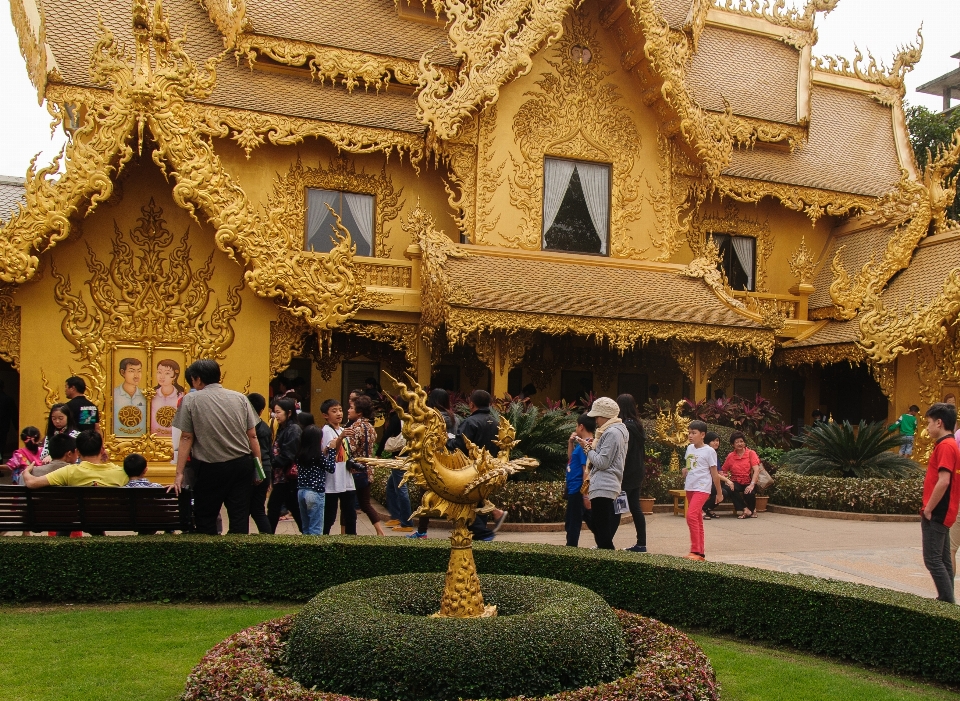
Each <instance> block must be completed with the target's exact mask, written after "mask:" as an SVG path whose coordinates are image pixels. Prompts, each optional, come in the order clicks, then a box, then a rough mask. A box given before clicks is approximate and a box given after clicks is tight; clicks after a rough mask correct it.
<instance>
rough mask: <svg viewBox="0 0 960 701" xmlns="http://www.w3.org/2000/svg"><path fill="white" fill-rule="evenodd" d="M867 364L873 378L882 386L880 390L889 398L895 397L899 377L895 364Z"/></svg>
mask: <svg viewBox="0 0 960 701" xmlns="http://www.w3.org/2000/svg"><path fill="white" fill-rule="evenodd" d="M867 365H868V366H869V367H870V374H871V375H872V376H873V379H874V380H876V382H877V384H878V385H879V386H880V391H881V392H883V394H884V396H885V397H886V398H887V399H893V392H894V389H895V386H896V379H897V376H896V373H895V371H894V364H893V363H887V364H885V365H877V364H876V363H868V364H867Z"/></svg>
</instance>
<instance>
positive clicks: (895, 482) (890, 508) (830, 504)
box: [770, 469, 923, 514]
mask: <svg viewBox="0 0 960 701" xmlns="http://www.w3.org/2000/svg"><path fill="white" fill-rule="evenodd" d="M770 501H771V503H773V504H780V505H781V506H794V507H797V508H800V509H824V510H827V511H852V512H855V513H858V514H917V513H919V512H920V507H921V506H922V504H923V480H922V479H869V478H868V479H860V478H858V477H847V478H843V477H807V476H806V475H798V474H796V473H794V472H791V471H790V470H787V469H783V470H780V471H778V472H777V477H776V481H775V482H774V485H773V489H772V490H771V491H770Z"/></svg>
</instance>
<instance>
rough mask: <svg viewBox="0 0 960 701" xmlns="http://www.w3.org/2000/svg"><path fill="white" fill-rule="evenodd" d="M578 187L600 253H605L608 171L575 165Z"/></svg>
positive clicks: (607, 214) (608, 187) (608, 196)
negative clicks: (598, 240) (585, 203)
mask: <svg viewBox="0 0 960 701" xmlns="http://www.w3.org/2000/svg"><path fill="white" fill-rule="evenodd" d="M577 172H578V173H579V174H580V187H581V188H583V197H584V199H585V200H586V201H587V210H588V211H589V212H590V221H592V222H593V228H594V229H596V231H597V236H599V237H600V252H601V253H603V254H604V255H606V253H607V238H608V237H607V220H608V218H609V217H610V169H609V168H608V167H607V166H601V165H595V164H592V163H577Z"/></svg>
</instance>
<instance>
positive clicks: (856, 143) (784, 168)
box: [725, 85, 900, 197]
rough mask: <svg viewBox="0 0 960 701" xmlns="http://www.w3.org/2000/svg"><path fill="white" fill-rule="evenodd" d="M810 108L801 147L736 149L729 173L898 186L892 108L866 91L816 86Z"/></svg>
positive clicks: (879, 189) (831, 184)
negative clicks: (806, 137) (790, 149)
mask: <svg viewBox="0 0 960 701" xmlns="http://www.w3.org/2000/svg"><path fill="white" fill-rule="evenodd" d="M810 109H811V117H810V137H809V140H808V141H807V143H806V144H804V145H803V146H802V147H801V148H800V149H799V150H798V151H796V152H795V153H786V152H781V151H773V150H769V149H761V148H755V149H746V148H744V149H735V150H734V152H733V159H732V161H731V163H730V167H729V168H727V170H726V171H725V173H726V174H727V175H735V176H739V177H743V178H751V179H753V180H766V181H772V182H779V183H786V184H788V185H800V186H803V187H815V188H822V189H826V190H835V191H837V192H850V193H855V194H859V195H868V196H873V197H876V196H879V195H883V194H884V193H886V192H888V191H890V190H892V189H893V188H894V187H896V185H897V183H898V182H899V180H900V165H899V163H900V161H899V158H898V156H897V148H896V145H895V143H894V137H893V119H892V116H891V112H890V108H889V107H885V106H884V105H881V104H880V103H878V102H877V101H875V100H874V99H872V98H871V97H870V96H869V95H866V94H864V93H857V92H853V91H850V90H841V89H839V88H831V87H826V86H823V85H814V86H813V92H812V95H811V104H810Z"/></svg>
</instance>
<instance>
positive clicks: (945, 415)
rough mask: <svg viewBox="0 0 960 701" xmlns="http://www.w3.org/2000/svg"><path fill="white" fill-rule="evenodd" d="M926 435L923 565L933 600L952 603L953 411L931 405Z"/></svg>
mask: <svg viewBox="0 0 960 701" xmlns="http://www.w3.org/2000/svg"><path fill="white" fill-rule="evenodd" d="M926 418H927V432H928V433H929V434H930V438H932V439H933V440H934V441H935V443H934V448H933V453H931V455H930V462H929V463H928V464H927V475H926V477H925V478H924V480H923V509H922V510H921V511H920V515H921V520H920V530H921V532H922V534H923V564H924V565H925V566H926V568H927V571H928V572H929V573H930V576H931V577H933V583H934V585H935V586H936V587H937V599H939V600H940V601H949V602H950V603H951V604H953V603H956V602H955V600H954V596H953V576H954V572H953V563H952V562H951V558H950V526H952V525H953V523H954V521H956V520H957V509H958V507H960V474H958V470H960V448H958V447H957V442H956V441H955V440H954V438H953V431H954V429H955V428H956V425H957V408H956V407H955V406H952V405H950V404H943V403H939V404H934V405H933V406H931V407H930V408H929V409H928V410H927V413H926Z"/></svg>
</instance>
